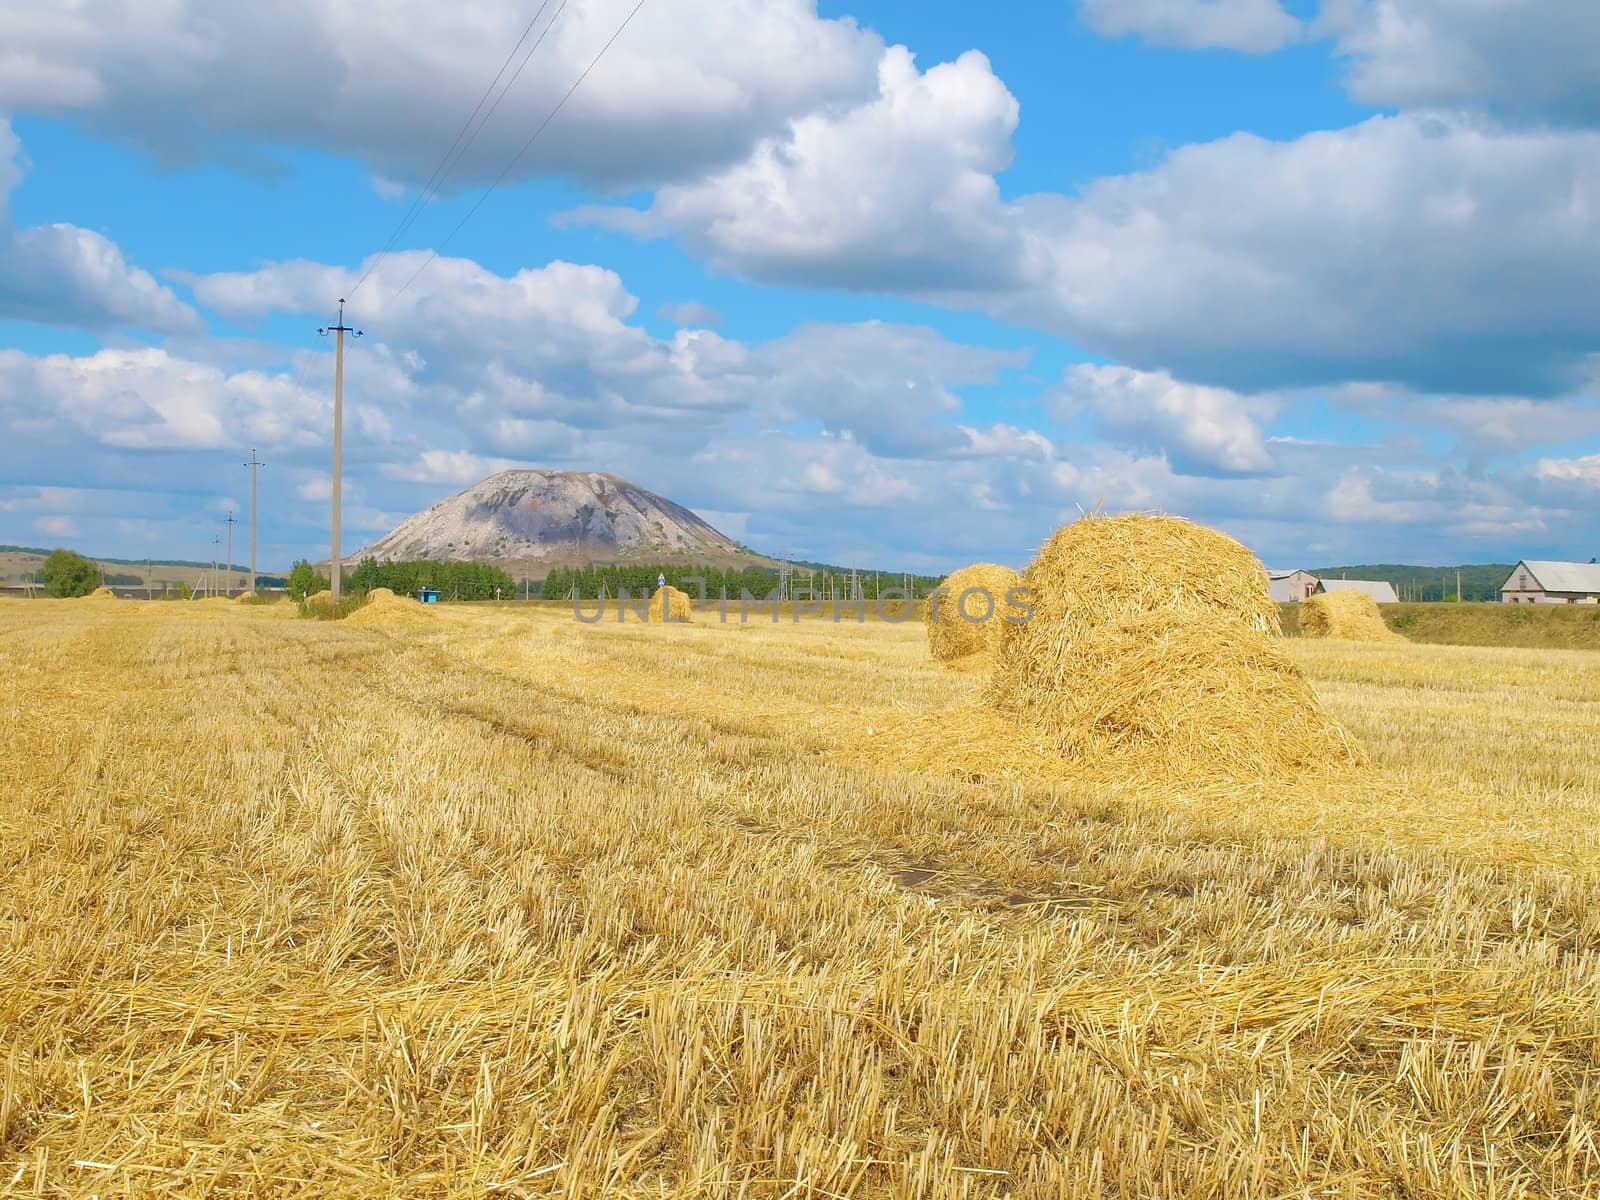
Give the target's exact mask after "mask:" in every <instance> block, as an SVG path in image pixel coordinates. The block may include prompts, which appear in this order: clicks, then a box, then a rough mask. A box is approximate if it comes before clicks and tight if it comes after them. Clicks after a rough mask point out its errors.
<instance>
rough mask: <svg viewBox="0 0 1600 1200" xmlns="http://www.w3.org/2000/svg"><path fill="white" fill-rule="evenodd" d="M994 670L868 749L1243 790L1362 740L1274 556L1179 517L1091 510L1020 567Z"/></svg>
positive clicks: (994, 773)
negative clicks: (1283, 591) (1310, 656)
mask: <svg viewBox="0 0 1600 1200" xmlns="http://www.w3.org/2000/svg"><path fill="white" fill-rule="evenodd" d="M1022 583H1023V586H1024V587H1026V588H1028V589H1029V597H1028V602H1029V603H1030V604H1031V605H1032V608H1033V615H1032V618H1031V619H1030V620H1028V621H1027V622H1026V623H1022V624H1012V623H1003V624H1002V626H1001V629H1002V634H1001V644H1000V647H999V650H998V652H997V654H996V656H995V660H994V666H993V669H992V670H991V672H990V676H989V680H988V682H987V684H985V685H984V686H982V687H980V688H979V689H978V691H977V692H976V693H975V694H974V695H973V696H971V697H969V698H968V699H966V700H964V701H962V702H959V703H957V704H955V705H953V706H951V707H949V708H946V709H944V710H942V711H940V712H938V713H935V714H932V715H930V716H924V717H916V718H911V719H910V720H907V721H905V722H901V723H897V724H895V725H894V726H893V727H890V728H885V729H880V730H879V731H878V732H877V734H875V735H874V736H873V737H872V740H871V742H870V743H868V744H867V746H866V747H864V753H865V754H866V755H867V756H868V757H869V758H872V759H875V760H879V761H884V762H892V763H893V764H895V765H897V766H899V767H901V768H903V769H911V770H919V771H935V772H941V773H955V774H960V775H965V776H968V777H973V776H978V777H1003V778H1012V779H1023V780H1041V781H1063V782H1068V781H1082V782H1090V783H1095V784H1107V785H1111V786H1117V787H1132V788H1137V789H1140V790H1154V789H1160V788H1174V787H1176V788H1181V789H1184V790H1189V789H1193V788H1196V787H1200V788H1207V789H1212V788H1217V787H1222V788H1231V787H1235V786H1239V785H1241V784H1249V783H1254V782H1259V781H1267V780H1273V781H1278V782H1281V781H1282V780H1284V778H1285V777H1292V776H1295V775H1297V774H1300V773H1302V772H1307V771H1315V770H1317V769H1319V768H1326V767H1331V766H1337V765H1342V764H1346V763H1350V762H1353V761H1357V760H1358V759H1359V758H1360V751H1359V748H1358V747H1356V745H1355V744H1354V743H1353V742H1352V741H1351V740H1350V739H1349V738H1348V736H1347V735H1346V734H1345V733H1344V731H1343V730H1342V729H1341V728H1340V727H1339V725H1338V724H1337V723H1336V722H1335V721H1334V720H1333V719H1332V718H1330V717H1329V716H1327V715H1326V714H1325V713H1323V711H1322V710H1321V708H1319V707H1318V705H1317V701H1316V698H1315V696H1314V695H1313V694H1312V691H1311V687H1310V685H1309V684H1307V682H1306V680H1305V678H1304V676H1302V675H1301V673H1300V671H1299V669H1298V668H1297V667H1296V666H1295V664H1294V663H1293V661H1292V660H1290V659H1289V658H1288V657H1287V655H1286V654H1285V653H1284V649H1283V643H1282V639H1281V638H1280V637H1279V636H1278V633H1279V625H1278V612H1277V607H1276V606H1275V605H1274V604H1273V602H1272V601H1271V599H1270V598H1269V597H1268V595H1267V578H1266V572H1265V571H1263V570H1262V568H1261V564H1260V563H1258V562H1257V561H1256V560H1255V557H1254V556H1253V555H1252V554H1251V553H1250V552H1249V551H1248V550H1246V549H1245V548H1244V547H1243V546H1241V545H1240V544H1239V543H1238V542H1236V541H1234V540H1233V539H1232V538H1230V537H1227V536H1225V535H1223V534H1221V533H1218V532H1216V531H1215V530H1211V529H1206V528H1204V527H1202V526H1199V525H1194V524H1191V523H1190V522H1188V521H1185V520H1182V519H1180V518H1177V517H1169V516H1159V515H1155V516H1152V515H1137V516H1123V517H1100V516H1089V517H1085V518H1083V519H1082V520H1080V521H1077V522H1076V523H1074V524H1072V525H1068V526H1065V527H1064V528H1062V529H1059V530H1057V531H1056V533H1055V535H1054V536H1053V537H1052V538H1051V539H1050V540H1049V542H1048V543H1046V545H1045V546H1044V548H1043V549H1042V550H1041V551H1040V552H1039V556H1038V558H1036V559H1035V560H1034V562H1033V563H1032V564H1031V565H1030V566H1029V567H1028V569H1027V570H1026V571H1025V572H1024V573H1023V576H1022Z"/></svg>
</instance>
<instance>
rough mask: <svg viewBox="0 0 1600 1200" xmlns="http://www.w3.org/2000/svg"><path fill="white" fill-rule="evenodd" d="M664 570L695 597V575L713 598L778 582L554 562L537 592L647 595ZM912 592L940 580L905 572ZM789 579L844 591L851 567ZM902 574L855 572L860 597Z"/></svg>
mask: <svg viewBox="0 0 1600 1200" xmlns="http://www.w3.org/2000/svg"><path fill="white" fill-rule="evenodd" d="M662 576H664V577H665V578H666V581H667V584H668V586H669V587H675V588H677V589H678V590H679V591H680V592H686V593H688V595H689V596H690V597H691V598H692V599H694V600H698V599H699V598H700V595H701V593H700V588H701V583H700V581H701V580H703V581H704V587H705V598H706V599H707V600H715V599H717V598H718V597H719V596H721V595H723V594H726V595H727V596H728V598H729V599H735V600H736V599H738V598H739V597H740V596H741V595H743V594H744V593H746V592H748V593H749V594H750V595H752V596H754V597H757V598H759V599H766V597H767V596H768V595H770V594H771V593H772V591H773V590H774V589H775V588H776V587H777V586H778V570H777V568H776V567H759V566H750V567H745V568H743V569H742V570H740V569H736V568H732V567H711V566H694V565H684V564H681V563H673V564H669V563H630V564H618V563H610V564H606V565H602V566H596V565H593V564H591V565H588V566H583V567H555V568H553V569H552V570H551V571H550V573H549V574H548V575H547V576H545V580H544V584H543V586H542V588H541V590H540V593H539V594H540V595H541V596H542V597H543V598H544V599H546V600H565V599H567V598H568V597H570V596H572V595H573V594H574V589H576V594H577V597H578V599H580V600H594V599H596V598H598V597H599V596H600V594H601V589H602V588H604V589H605V595H606V596H608V597H614V596H617V595H618V594H619V593H620V592H621V591H622V590H624V589H626V590H627V593H628V595H630V596H648V595H650V594H651V593H652V592H654V591H655V589H656V580H657V579H658V578H660V577H662ZM909 578H910V581H911V585H912V586H913V587H914V588H915V589H916V591H917V594H918V595H919V596H920V595H926V594H927V593H928V592H929V591H931V590H932V589H933V588H935V587H937V586H938V585H939V577H938V576H934V575H913V576H910V577H909ZM790 579H791V585H792V586H793V587H796V588H802V589H803V588H805V587H808V586H809V587H811V588H813V589H814V590H815V593H816V594H817V595H819V596H824V595H834V596H839V597H844V596H846V595H847V594H848V592H849V589H850V572H848V571H840V570H838V569H837V568H823V569H799V568H797V569H795V570H793V571H791V572H790ZM906 579H907V576H905V575H901V574H898V573H896V574H892V575H891V574H881V573H876V572H872V571H858V572H856V583H857V586H858V587H859V590H860V594H861V597H862V598H863V599H866V600H876V599H877V598H878V597H879V595H880V594H882V593H886V592H888V591H889V590H890V589H891V588H899V587H903V586H904V585H905V582H906Z"/></svg>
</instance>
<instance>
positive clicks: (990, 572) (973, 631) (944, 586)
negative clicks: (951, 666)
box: [923, 563, 1022, 662]
mask: <svg viewBox="0 0 1600 1200" xmlns="http://www.w3.org/2000/svg"><path fill="white" fill-rule="evenodd" d="M1021 585H1022V576H1020V575H1018V574H1017V573H1016V572H1015V571H1013V570H1012V569H1011V568H1010V567H1002V566H998V565H997V564H995V563H973V564H972V565H971V566H970V567H962V568H961V570H959V571H956V572H953V573H952V574H950V575H949V576H947V577H946V578H945V580H944V582H943V583H941V584H940V585H939V589H940V591H941V592H943V593H944V594H943V595H938V596H933V597H930V598H929V600H928V607H927V608H926V610H924V612H923V624H924V625H925V626H926V628H927V631H928V653H929V654H931V655H932V656H933V657H934V658H935V659H937V660H938V661H939V662H955V661H956V660H958V659H963V658H967V657H969V656H971V655H974V654H992V653H994V651H995V650H996V649H997V648H998V647H999V645H1000V638H1001V635H1002V627H1003V626H1004V625H1005V624H1006V618H1007V617H1010V618H1013V619H1016V618H1018V617H1020V616H1021V615H1022V610H1021V609H1020V608H1018V607H1017V606H1015V605H1013V604H1011V603H1010V602H1009V599H1008V597H1009V595H1010V593H1011V591H1012V589H1014V588H1017V587H1020V586H1021Z"/></svg>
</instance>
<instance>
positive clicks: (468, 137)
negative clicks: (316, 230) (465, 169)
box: [350, 0, 566, 296]
mask: <svg viewBox="0 0 1600 1200" xmlns="http://www.w3.org/2000/svg"><path fill="white" fill-rule="evenodd" d="M549 7H550V0H544V3H542V4H540V5H539V11H538V12H536V13H534V14H533V19H532V20H531V21H529V22H528V24H527V27H526V28H525V29H523V31H522V36H521V37H519V38H518V39H517V44H516V45H515V46H513V47H511V53H510V54H507V55H506V60H505V62H503V63H501V64H500V69H499V70H498V71H496V72H495V76H494V78H493V79H492V80H490V81H489V86H488V87H486V88H485V89H484V90H483V95H481V96H479V97H478V103H477V104H476V105H474V106H473V109H472V112H471V113H470V114H468V116H467V119H466V121H465V122H463V123H462V126H461V128H460V129H459V130H457V131H456V136H455V140H454V141H453V142H451V143H450V146H449V148H448V149H447V150H445V152H444V154H443V156H441V157H440V159H439V161H438V162H437V163H436V164H434V168H433V173H432V174H430V175H429V176H428V182H427V183H426V184H424V185H423V188H422V191H421V192H419V193H418V194H417V196H416V198H415V199H414V200H412V202H411V206H410V207H409V208H408V209H407V210H406V213H405V215H404V216H403V217H401V218H400V223H399V224H398V225H397V226H395V230H394V232H393V233H392V234H390V235H389V240H388V241H387V242H385V243H384V244H383V249H381V250H379V251H378V253H377V254H376V255H375V256H374V257H373V260H372V262H371V263H369V264H368V265H367V269H366V270H365V271H363V272H362V273H361V278H360V279H358V280H356V285H355V287H353V288H351V289H350V295H352V296H354V295H355V294H356V292H358V291H360V290H361V285H362V284H363V283H365V282H366V281H367V278H368V276H370V275H371V274H372V273H373V271H375V270H377V268H378V264H379V263H381V262H382V261H383V259H384V256H385V255H387V254H388V253H389V251H391V250H393V249H394V247H395V243H397V242H398V241H399V240H400V239H401V238H402V237H404V236H405V234H406V231H407V230H409V229H410V228H411V226H412V225H414V224H415V223H416V220H417V218H418V217H420V216H421V215H422V212H423V210H424V209H426V208H427V207H428V204H429V202H430V200H431V199H432V198H433V197H434V196H436V195H438V194H439V188H442V187H443V185H444V181H445V178H446V177H447V176H448V175H449V174H450V172H451V171H453V170H455V168H456V166H457V165H458V164H459V163H460V162H461V159H462V157H463V156H464V155H465V154H466V152H467V151H468V149H470V148H471V146H472V143H473V142H474V141H476V140H477V137H478V135H479V134H480V133H482V132H483V129H484V126H485V125H487V124H488V123H489V118H490V117H492V116H494V113H495V109H497V108H499V107H500V102H501V101H502V100H504V99H505V98H506V93H507V92H509V91H510V90H511V87H512V85H513V84H515V83H516V82H517V79H518V78H519V77H520V76H521V75H522V72H523V69H524V68H525V67H527V65H528V61H529V60H530V59H531V58H533V54H534V51H535V50H537V49H538V48H539V44H540V43H541V42H543V41H544V39H545V35H546V34H548V33H549V32H550V30H551V28H552V27H553V26H554V25H555V23H556V20H557V18H559V17H560V16H561V10H560V9H557V10H556V15H555V16H554V17H551V18H550V24H549V25H546V26H545V28H544V33H541V34H540V35H539V37H538V40H537V41H535V42H534V43H533V45H532V46H531V47H530V48H529V50H528V53H527V55H526V56H525V57H524V58H523V60H522V63H521V65H519V66H518V67H517V69H516V72H515V73H514V74H513V75H512V76H511V78H510V79H508V80H506V85H505V87H503V88H501V89H500V94H499V95H498V96H496V97H495V101H494V103H493V104H492V105H490V107H489V111H488V112H486V113H483V120H481V121H478V126H477V128H476V129H474V128H473V127H472V124H473V122H474V121H477V119H478V114H479V113H481V112H483V106H484V105H485V104H487V103H488V101H489V97H490V95H492V94H493V93H494V90H495V88H496V87H497V86H498V85H499V83H500V80H501V78H502V77H503V76H504V75H505V73H506V68H507V67H509V66H510V65H511V60H512V59H514V58H516V56H517V52H518V51H519V50H521V49H522V44H523V43H524V42H526V41H527V40H528V35H529V34H530V33H532V32H533V30H534V26H536V25H537V24H538V23H539V18H540V17H542V16H543V15H544V10H545V9H547V8H549ZM561 8H563V9H564V8H566V0H563V2H562V5H561ZM435 184H437V185H439V187H435Z"/></svg>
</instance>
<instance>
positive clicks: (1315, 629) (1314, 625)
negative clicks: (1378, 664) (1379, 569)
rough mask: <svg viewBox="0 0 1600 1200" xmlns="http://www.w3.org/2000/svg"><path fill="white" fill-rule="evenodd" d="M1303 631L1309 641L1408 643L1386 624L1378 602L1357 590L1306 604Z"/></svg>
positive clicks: (1325, 594) (1322, 595) (1345, 590)
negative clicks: (1324, 639)
mask: <svg viewBox="0 0 1600 1200" xmlns="http://www.w3.org/2000/svg"><path fill="white" fill-rule="evenodd" d="M1300 632H1301V633H1302V634H1304V635H1305V636H1306V637H1308V638H1342V639H1343V640H1345V641H1347V642H1403V641H1405V640H1406V639H1405V638H1404V637H1403V636H1401V635H1400V634H1398V633H1396V632H1395V631H1394V630H1392V629H1390V628H1389V626H1388V625H1386V624H1384V620H1383V614H1382V613H1380V612H1379V611H1378V602H1377V601H1376V600H1374V599H1373V598H1372V597H1371V596H1369V595H1367V594H1366V593H1365V592H1358V591H1356V590H1355V589H1354V588H1340V589H1339V590H1338V591H1333V592H1318V593H1317V594H1316V595H1315V596H1312V597H1311V598H1310V599H1309V600H1307V601H1306V602H1305V603H1304V604H1302V605H1301V606H1300Z"/></svg>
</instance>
